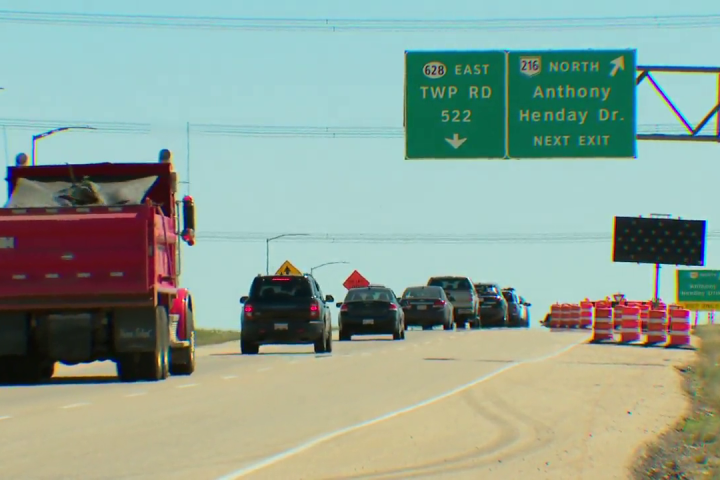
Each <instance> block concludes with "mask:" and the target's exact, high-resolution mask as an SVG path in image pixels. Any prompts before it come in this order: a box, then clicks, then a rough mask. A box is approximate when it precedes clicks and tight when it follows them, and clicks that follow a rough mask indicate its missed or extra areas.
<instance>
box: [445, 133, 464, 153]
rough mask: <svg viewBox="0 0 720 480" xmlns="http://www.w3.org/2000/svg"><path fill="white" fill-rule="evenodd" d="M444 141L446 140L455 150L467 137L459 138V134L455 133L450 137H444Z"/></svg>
mask: <svg viewBox="0 0 720 480" xmlns="http://www.w3.org/2000/svg"><path fill="white" fill-rule="evenodd" d="M445 141H446V142H448V143H449V144H450V145H451V146H452V147H453V148H454V149H455V150H457V149H458V148H460V146H462V144H463V143H465V142H466V141H467V138H460V135H458V134H457V133H456V134H454V135H453V136H452V138H446V139H445Z"/></svg>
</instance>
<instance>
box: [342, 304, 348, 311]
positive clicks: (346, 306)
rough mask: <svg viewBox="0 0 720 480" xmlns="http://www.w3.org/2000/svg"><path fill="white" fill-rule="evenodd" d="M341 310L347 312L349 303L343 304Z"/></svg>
mask: <svg viewBox="0 0 720 480" xmlns="http://www.w3.org/2000/svg"><path fill="white" fill-rule="evenodd" d="M340 311H341V312H347V311H348V305H347V303H343V304H342V306H341V307H340Z"/></svg>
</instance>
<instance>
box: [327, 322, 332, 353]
mask: <svg viewBox="0 0 720 480" xmlns="http://www.w3.org/2000/svg"><path fill="white" fill-rule="evenodd" d="M332 337H333V335H332V328H328V335H327V343H326V344H325V352H326V353H332V349H333V345H332V344H333V338H332Z"/></svg>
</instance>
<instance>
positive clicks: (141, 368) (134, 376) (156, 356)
mask: <svg viewBox="0 0 720 480" xmlns="http://www.w3.org/2000/svg"><path fill="white" fill-rule="evenodd" d="M117 373H118V377H120V380H121V381H123V382H135V381H143V380H144V381H148V382H157V381H159V380H165V379H166V378H167V377H168V375H169V374H170V325H169V320H168V313H167V309H166V308H165V307H164V306H162V305H158V306H157V307H156V308H155V349H154V350H153V351H152V352H139V353H134V354H133V353H131V354H125V355H122V356H121V357H120V358H119V359H118V361H117Z"/></svg>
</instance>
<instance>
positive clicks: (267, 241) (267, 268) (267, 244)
mask: <svg viewBox="0 0 720 480" xmlns="http://www.w3.org/2000/svg"><path fill="white" fill-rule="evenodd" d="M307 235H308V234H307V233H283V234H282V235H277V236H275V237H270V238H266V239H265V275H270V242H272V241H273V240H277V239H278V238H285V237H307Z"/></svg>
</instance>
